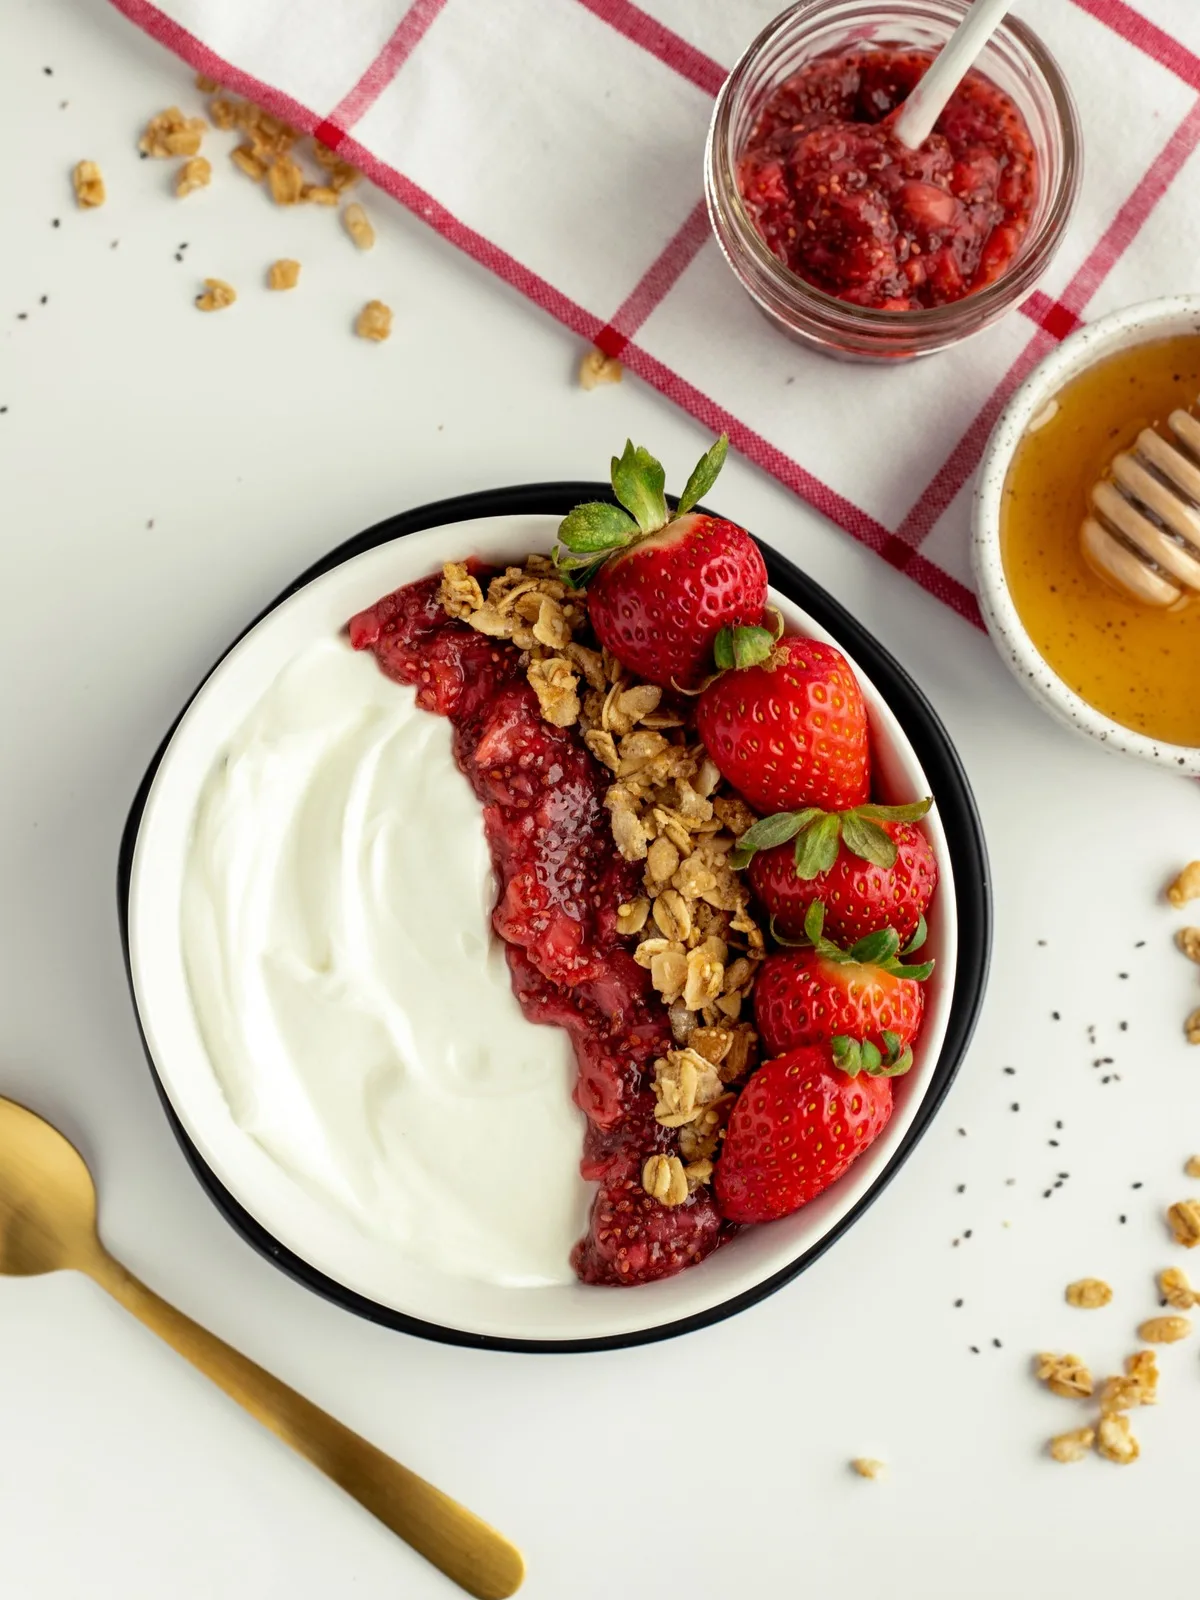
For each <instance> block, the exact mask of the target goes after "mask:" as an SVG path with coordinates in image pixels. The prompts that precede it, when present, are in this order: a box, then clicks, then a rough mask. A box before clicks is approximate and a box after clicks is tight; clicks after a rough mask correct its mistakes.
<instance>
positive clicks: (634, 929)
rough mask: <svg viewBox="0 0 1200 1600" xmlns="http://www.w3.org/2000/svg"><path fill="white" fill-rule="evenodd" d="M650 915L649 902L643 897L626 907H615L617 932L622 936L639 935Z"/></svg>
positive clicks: (630, 902) (632, 901)
mask: <svg viewBox="0 0 1200 1600" xmlns="http://www.w3.org/2000/svg"><path fill="white" fill-rule="evenodd" d="M649 915H650V902H649V900H648V899H647V898H646V896H645V895H641V896H639V897H638V899H636V900H631V901H629V902H628V904H626V905H621V906H618V907H617V932H618V933H623V934H632V933H641V931H642V929H643V928H644V927H645V926H646V919H647V917H648V916H649Z"/></svg>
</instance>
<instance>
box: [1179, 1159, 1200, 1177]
mask: <svg viewBox="0 0 1200 1600" xmlns="http://www.w3.org/2000/svg"><path fill="white" fill-rule="evenodd" d="M1183 1170H1184V1171H1185V1172H1186V1173H1187V1175H1188V1177H1189V1178H1200V1156H1189V1157H1188V1158H1187V1160H1186V1161H1185V1162H1184V1166H1183Z"/></svg>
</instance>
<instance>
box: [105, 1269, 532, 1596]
mask: <svg viewBox="0 0 1200 1600" xmlns="http://www.w3.org/2000/svg"><path fill="white" fill-rule="evenodd" d="M84 1270H85V1271H86V1272H88V1274H89V1275H90V1276H91V1277H92V1278H94V1279H95V1281H96V1282H97V1283H98V1284H99V1285H100V1287H101V1288H102V1289H105V1290H107V1292H108V1293H109V1294H110V1295H112V1297H113V1299H114V1300H116V1301H118V1302H119V1303H120V1304H121V1305H123V1306H124V1307H125V1309H126V1310H127V1311H130V1312H132V1313H133V1315H134V1316H135V1317H136V1318H137V1319H138V1321H139V1322H143V1323H145V1325H146V1327H147V1328H149V1329H151V1331H152V1332H154V1333H156V1334H158V1336H159V1338H160V1339H164V1340H165V1341H166V1342H167V1344H169V1345H170V1346H171V1348H172V1349H173V1350H175V1351H177V1352H178V1353H179V1354H180V1355H181V1356H183V1357H184V1359H185V1360H187V1361H190V1362H191V1363H192V1365H193V1366H194V1367H196V1368H197V1369H198V1370H199V1371H200V1372H202V1373H204V1375H205V1377H207V1378H211V1379H212V1381H213V1382H214V1383H215V1384H216V1385H217V1387H218V1388H219V1389H224V1391H225V1393H226V1394H227V1395H229V1397H230V1399H232V1400H236V1401H237V1403H238V1404H239V1405H240V1406H244V1407H245V1409H246V1410H247V1411H248V1412H249V1413H250V1415H251V1416H252V1417H257V1419H258V1420H259V1422H261V1423H262V1424H263V1426H264V1427H267V1428H270V1430H271V1432H272V1433H274V1434H277V1435H278V1437H279V1438H280V1439H282V1440H283V1441H284V1443H285V1444H289V1445H291V1447H292V1449H293V1450H295V1451H297V1452H298V1453H299V1454H300V1455H302V1456H304V1457H305V1459H306V1460H308V1461H311V1462H312V1464H313V1466H314V1467H317V1468H319V1469H320V1471H322V1472H323V1473H325V1474H326V1476H327V1477H330V1478H332V1479H333V1481H334V1482H335V1483H336V1484H338V1485H339V1486H340V1487H341V1488H343V1489H344V1490H345V1491H346V1493H347V1494H349V1495H353V1497H354V1498H355V1499H356V1500H357V1501H358V1503H359V1504H360V1505H362V1506H365V1507H366V1509H367V1510H368V1511H369V1512H371V1514H372V1515H373V1516H376V1517H378V1518H379V1520H380V1522H382V1523H383V1524H384V1525H385V1526H386V1527H388V1528H390V1529H391V1530H392V1532H393V1533H396V1534H399V1536H400V1538H401V1539H403V1540H404V1541H405V1543H407V1544H410V1545H411V1546H412V1547H413V1549H414V1550H417V1551H419V1552H420V1554H421V1555H423V1556H424V1557H425V1559H426V1560H427V1561H431V1562H432V1563H433V1565H434V1566H435V1567H438V1568H440V1570H441V1571H442V1572H444V1573H445V1574H446V1576H447V1577H448V1578H452V1579H453V1580H454V1582H455V1583H457V1584H458V1585H459V1586H460V1587H461V1588H463V1589H465V1590H466V1591H467V1593H468V1594H473V1595H477V1596H479V1600H505V1597H506V1596H508V1595H511V1594H515V1593H516V1591H517V1589H518V1588H519V1587H520V1585H521V1580H522V1578H523V1577H524V1575H525V1564H524V1562H523V1561H522V1559H521V1554H520V1552H519V1551H518V1550H517V1549H516V1548H515V1546H513V1545H511V1544H509V1542H508V1540H507V1539H505V1538H503V1537H502V1536H501V1535H500V1534H498V1533H497V1532H496V1531H495V1529H494V1528H489V1527H488V1525H487V1523H486V1522H481V1521H480V1519H479V1518H478V1517H476V1516H474V1515H473V1514H472V1513H471V1512H470V1511H468V1510H467V1509H466V1508H465V1507H464V1506H460V1505H459V1504H458V1502H457V1501H455V1500H451V1499H450V1497H449V1495H445V1494H443V1493H442V1492H441V1490H440V1489H435V1488H434V1487H433V1485H432V1484H431V1483H426V1482H425V1480H424V1478H419V1477H418V1476H417V1475H416V1473H415V1472H409V1470H408V1469H407V1467H402V1466H400V1464H399V1463H398V1462H396V1461H393V1460H392V1458H391V1457H390V1456H386V1455H384V1453H383V1451H382V1450H377V1449H376V1448H375V1446H374V1445H373V1444H369V1443H368V1442H367V1440H366V1439H364V1438H362V1437H361V1436H360V1435H359V1434H357V1433H354V1432H352V1431H351V1430H350V1429H349V1428H347V1427H344V1426H343V1424H342V1423H340V1422H338V1421H337V1420H336V1419H335V1418H333V1417H331V1416H329V1415H328V1414H327V1413H326V1412H324V1411H322V1410H321V1409H320V1407H319V1406H315V1405H313V1404H312V1402H311V1401H310V1400H306V1399H305V1398H304V1397H303V1395H299V1394H297V1393H296V1391H295V1390H294V1389H289V1388H288V1386H287V1384H286V1383H281V1382H280V1381H279V1379H278V1378H273V1377H272V1376H271V1374H270V1373H269V1372H265V1371H264V1370H263V1368H262V1367H260V1366H257V1365H256V1364H255V1363H254V1362H253V1361H250V1360H248V1359H247V1358H246V1357H245V1356H243V1355H240V1354H239V1353H238V1351H236V1350H234V1349H232V1348H231V1346H229V1345H227V1344H226V1343H225V1342H224V1341H223V1340H221V1339H218V1338H217V1336H216V1335H215V1334H213V1333H209V1332H208V1330H207V1329H206V1328H202V1327H200V1326H199V1324H197V1323H195V1322H193V1321H192V1319H191V1318H190V1317H185V1316H184V1314H183V1312H182V1311H177V1310H176V1309H175V1307H174V1306H171V1305H168V1304H167V1302H166V1301H165V1300H162V1299H160V1298H159V1296H158V1295H156V1294H155V1293H154V1291H153V1290H152V1289H148V1288H147V1287H146V1285H145V1284H144V1283H140V1282H139V1281H138V1279H137V1278H135V1277H134V1276H133V1274H132V1273H131V1272H128V1271H127V1270H126V1269H125V1268H124V1267H123V1266H122V1265H121V1263H120V1262H119V1261H114V1260H113V1258H112V1256H110V1255H109V1254H108V1252H107V1251H106V1250H104V1249H103V1247H100V1248H98V1250H97V1253H96V1255H95V1257H94V1258H93V1259H90V1260H89V1261H88V1262H87V1263H86V1264H84Z"/></svg>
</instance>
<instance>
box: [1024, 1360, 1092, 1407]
mask: <svg viewBox="0 0 1200 1600" xmlns="http://www.w3.org/2000/svg"><path fill="white" fill-rule="evenodd" d="M1036 1371H1037V1376H1038V1377H1039V1378H1040V1379H1041V1381H1042V1382H1043V1383H1044V1384H1045V1385H1046V1387H1047V1388H1048V1389H1049V1390H1050V1391H1051V1392H1052V1393H1053V1394H1061V1395H1063V1396H1064V1397H1065V1398H1066V1399H1068V1400H1078V1399H1085V1398H1086V1397H1087V1396H1088V1395H1090V1394H1091V1392H1092V1375H1091V1373H1090V1372H1089V1371H1088V1369H1087V1367H1086V1366H1085V1365H1084V1362H1083V1358H1082V1357H1081V1356H1073V1355H1065V1356H1057V1355H1052V1354H1050V1353H1049V1352H1043V1353H1042V1354H1041V1355H1039V1356H1038V1357H1037V1368H1036Z"/></svg>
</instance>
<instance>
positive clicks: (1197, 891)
mask: <svg viewBox="0 0 1200 1600" xmlns="http://www.w3.org/2000/svg"><path fill="white" fill-rule="evenodd" d="M1167 899H1168V900H1169V901H1170V902H1171V904H1172V905H1173V906H1185V905H1187V903H1188V901H1189V900H1197V899H1200V861H1189V862H1188V864H1187V866H1186V867H1184V869H1183V871H1182V872H1181V873H1180V874H1179V876H1178V877H1177V878H1176V879H1175V882H1174V883H1173V884H1171V886H1170V888H1169V889H1168V890H1167Z"/></svg>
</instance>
